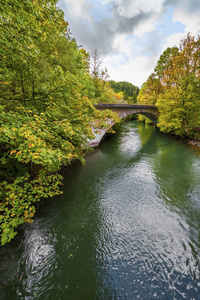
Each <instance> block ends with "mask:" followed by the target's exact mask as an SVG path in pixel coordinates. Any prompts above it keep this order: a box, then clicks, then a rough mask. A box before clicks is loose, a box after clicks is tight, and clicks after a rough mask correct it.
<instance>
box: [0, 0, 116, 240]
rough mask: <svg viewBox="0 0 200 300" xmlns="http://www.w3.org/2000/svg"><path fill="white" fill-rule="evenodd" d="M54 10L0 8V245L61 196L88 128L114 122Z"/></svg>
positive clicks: (18, 4)
mask: <svg viewBox="0 0 200 300" xmlns="http://www.w3.org/2000/svg"><path fill="white" fill-rule="evenodd" d="M56 3H57V1H56V0H40V1H38V0H35V1H32V0H20V1H19V0H9V1H7V0H6V1H3V2H1V3H0V43H1V44H0V46H1V49H2V51H1V54H0V236H1V243H2V244H5V243H6V242H8V241H10V240H11V239H12V238H13V237H14V236H15V235H16V233H17V232H16V230H15V229H16V227H17V226H18V225H19V224H22V223H23V222H31V221H32V220H33V215H34V213H35V202H36V201H39V200H40V199H41V198H45V197H52V196H54V195H56V194H59V193H61V192H60V190H59V185H60V184H61V182H62V176H61V175H60V174H59V171H60V169H61V167H62V166H63V165H68V164H70V163H71V162H72V161H73V160H77V159H78V160H80V161H82V162H84V159H83V156H84V154H85V151H86V147H87V142H88V139H92V138H94V134H93V130H92V128H93V129H94V130H99V129H101V128H108V126H109V125H108V122H107V120H108V118H113V117H114V115H113V114H112V113H111V112H101V111H97V110H96V109H95V107H94V100H93V99H92V98H93V97H94V92H95V90H94V85H93V80H92V78H91V77H90V75H89V72H88V64H87V61H88V55H87V53H86V52H85V51H84V50H80V49H78V47H77V45H76V42H75V40H74V39H72V38H71V37H70V36H69V30H68V23H67V22H66V21H65V20H64V13H63V12H62V11H61V10H59V9H58V8H57V6H56Z"/></svg>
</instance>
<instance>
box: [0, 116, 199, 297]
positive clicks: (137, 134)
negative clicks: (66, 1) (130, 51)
mask: <svg viewBox="0 0 200 300" xmlns="http://www.w3.org/2000/svg"><path fill="white" fill-rule="evenodd" d="M62 189H63V191H64V193H63V195H61V196H58V197H54V198H52V199H49V200H45V201H43V202H42V203H41V204H40V206H39V209H38V211H37V214H36V216H35V219H34V222H33V223H32V224H25V225H23V226H22V227H21V228H20V232H19V234H18V236H17V237H16V238H15V239H14V240H13V241H12V242H11V243H9V244H8V245H6V246H4V247H1V248H0V299H3V300H4V299H39V300H43V299H44V300H45V299H50V300H51V299H52V300H53V299H55V300H58V299H61V300H65V299H67V300H68V299H72V300H76V299H77V300H90V299H92V300H93V299H100V300H104V299H105V300H107V299H117V300H118V299H128V300H132V299H141V300H145V299H161V300H162V299H167V300H168V299H195V300H196V299H200V151H199V150H195V149H193V148H191V147H189V146H186V145H184V144H182V143H180V142H179V141H176V140H175V139H173V138H171V137H167V136H165V135H163V134H161V133H159V132H158V131H157V130H155V129H154V128H153V127H151V126H147V125H144V124H140V123H137V122H128V123H125V124H123V125H122V127H121V128H120V129H119V130H118V132H117V134H116V135H112V136H110V137H109V138H108V139H107V140H105V141H104V142H103V143H102V144H101V145H100V147H99V149H96V150H95V151H94V152H93V153H90V154H89V155H87V157H86V164H85V165H84V166H81V165H80V164H79V163H77V164H75V165H73V166H71V167H70V168H69V169H68V170H67V172H66V173H65V180H64V186H63V187H62Z"/></svg>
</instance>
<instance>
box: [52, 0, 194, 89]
mask: <svg viewBox="0 0 200 300" xmlns="http://www.w3.org/2000/svg"><path fill="white" fill-rule="evenodd" d="M58 5H59V6H60V7H61V9H63V10H64V11H65V18H66V20H67V21H68V22H69V27H70V29H71V32H72V36H73V37H75V39H76V40H77V43H78V45H80V44H81V45H83V47H84V48H85V49H86V50H87V51H89V52H90V53H91V52H92V51H93V50H94V48H97V49H98V50H99V52H100V53H101V55H102V57H103V61H104V63H105V66H106V67H107V68H108V72H109V74H110V77H111V79H114V80H116V81H117V80H120V81H121V80H126V81H130V82H132V83H133V84H135V85H138V86H141V84H142V83H143V82H144V81H145V80H146V79H147V78H148V76H149V75H150V74H151V73H152V72H153V69H154V67H155V65H156V63H157V60H158V58H159V57H160V55H161V54H162V52H163V51H164V50H165V49H166V48H167V47H171V46H174V45H177V46H178V45H179V42H180V40H181V38H183V36H184V26H183V25H185V33H187V32H189V31H190V32H191V33H192V34H193V35H195V34H196V33H197V31H198V29H200V17H199V16H200V0H151V1H149V0H73V1H72V0H59V3H58ZM106 10H107V11H108V13H106ZM111 16H112V17H111Z"/></svg>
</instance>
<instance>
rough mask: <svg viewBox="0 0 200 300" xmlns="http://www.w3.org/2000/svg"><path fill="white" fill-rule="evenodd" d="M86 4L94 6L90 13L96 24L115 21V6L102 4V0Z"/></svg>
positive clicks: (94, 0)
mask: <svg viewBox="0 0 200 300" xmlns="http://www.w3.org/2000/svg"><path fill="white" fill-rule="evenodd" d="M85 2H87V3H90V4H92V6H91V8H90V10H89V12H90V14H91V15H92V16H93V18H94V20H95V21H96V22H101V21H102V20H103V19H113V18H114V15H113V13H112V7H113V4H112V3H109V4H104V5H103V4H102V1H101V0H86V1H85Z"/></svg>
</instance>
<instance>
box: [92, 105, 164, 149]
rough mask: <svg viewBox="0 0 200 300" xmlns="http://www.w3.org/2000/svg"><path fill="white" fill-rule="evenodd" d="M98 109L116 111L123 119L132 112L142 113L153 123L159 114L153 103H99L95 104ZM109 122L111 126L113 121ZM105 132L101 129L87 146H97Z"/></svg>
mask: <svg viewBox="0 0 200 300" xmlns="http://www.w3.org/2000/svg"><path fill="white" fill-rule="evenodd" d="M95 107H96V109H98V110H105V109H110V110H112V111H113V112H116V113H117V114H118V116H119V118H120V119H124V118H126V117H128V116H131V115H134V114H142V115H145V116H146V117H148V118H149V119H150V120H152V122H153V123H154V124H156V123H157V119H158V116H159V113H158V109H157V107H156V106H155V105H137V104H113V103H99V104H97V105H95ZM109 122H110V123H109V124H110V126H111V127H112V126H113V125H114V123H113V122H112V120H109ZM105 134H106V130H101V131H100V133H98V134H95V139H94V140H92V141H89V143H88V146H89V147H97V146H98V145H99V143H100V141H101V140H102V138H103V136H104V135H105Z"/></svg>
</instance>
